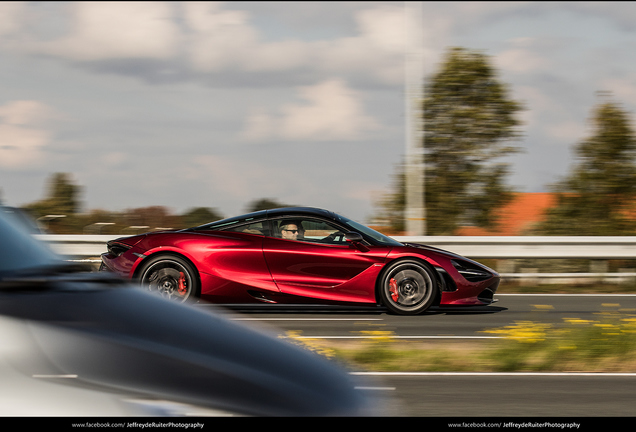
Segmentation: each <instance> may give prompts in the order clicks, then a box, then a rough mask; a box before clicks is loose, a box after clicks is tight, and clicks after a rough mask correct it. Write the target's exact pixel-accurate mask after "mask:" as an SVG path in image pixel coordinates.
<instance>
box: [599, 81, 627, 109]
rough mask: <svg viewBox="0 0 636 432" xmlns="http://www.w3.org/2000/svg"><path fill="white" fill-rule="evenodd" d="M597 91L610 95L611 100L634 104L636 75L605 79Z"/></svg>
mask: <svg viewBox="0 0 636 432" xmlns="http://www.w3.org/2000/svg"><path fill="white" fill-rule="evenodd" d="M599 90H603V91H609V92H611V93H612V100H616V101H617V102H627V103H630V104H636V75H632V76H626V77H615V78H606V79H604V80H603V81H601V85H600V87H599Z"/></svg>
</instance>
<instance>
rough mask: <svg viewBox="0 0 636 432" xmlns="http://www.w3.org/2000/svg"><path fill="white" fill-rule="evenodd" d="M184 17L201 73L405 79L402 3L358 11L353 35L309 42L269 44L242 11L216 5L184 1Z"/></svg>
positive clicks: (195, 63) (194, 62)
mask: <svg viewBox="0 0 636 432" xmlns="http://www.w3.org/2000/svg"><path fill="white" fill-rule="evenodd" d="M230 7H231V3H230ZM184 15H185V18H186V22H187V23H188V25H189V27H190V29H191V30H192V33H191V35H190V37H189V39H188V47H187V48H186V49H187V51H188V52H189V55H190V61H191V63H192V67H193V68H194V69H195V70H197V71H200V72H218V71H223V70H228V69H230V68H236V69H238V71H245V72H266V71H291V70H299V69H311V70H314V71H322V72H327V73H332V74H333V73H339V72H340V73H342V72H349V73H350V72H357V73H359V74H365V75H371V76H375V78H376V79H377V78H379V79H380V80H381V81H382V82H390V83H393V84H395V83H399V82H401V80H402V79H403V75H404V72H403V64H402V59H403V53H404V35H405V34H404V7H403V6H393V5H391V6H387V5H380V6H378V7H374V8H370V9H366V10H362V11H359V12H358V13H357V15H356V21H357V23H358V31H359V35H357V36H355V37H344V38H337V39H331V40H320V41H309V42H308V41H302V40H300V39H287V40H283V41H275V42H267V41H265V40H264V39H263V37H262V35H261V34H260V33H259V32H258V31H257V29H256V28H255V27H254V26H253V25H252V24H251V23H250V16H249V15H248V14H247V13H246V12H243V11H237V10H226V9H222V8H221V5H219V4H217V3H197V2H193V3H185V4H184ZM396 56H397V57H396Z"/></svg>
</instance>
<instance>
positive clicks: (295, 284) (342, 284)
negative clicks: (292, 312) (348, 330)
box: [263, 217, 389, 302]
mask: <svg viewBox="0 0 636 432" xmlns="http://www.w3.org/2000/svg"><path fill="white" fill-rule="evenodd" d="M294 225H295V226H296V227H297V230H298V237H297V238H296V239H286V238H283V234H282V232H281V231H282V230H283V229H284V227H292V228H293V227H294ZM271 226H272V235H271V236H267V237H265V238H264V239H263V253H264V256H265V260H266V262H267V265H268V267H269V269H270V272H271V274H272V277H273V279H274V281H275V283H276V285H277V286H278V288H279V289H280V291H281V292H283V293H285V294H291V295H297V296H302V297H311V298H318V299H324V300H332V301H347V302H351V301H354V302H373V301H374V299H375V296H374V289H375V288H374V287H375V279H376V278H377V275H378V273H379V271H380V270H381V268H382V265H383V264H382V263H383V262H384V258H385V257H386V255H387V254H388V252H389V248H384V247H368V246H363V245H356V244H353V243H350V242H348V241H347V240H346V239H345V235H344V230H343V229H342V228H341V227H339V226H338V225H336V224H335V223H333V222H330V221H325V220H322V219H317V218H295V219H290V218H289V217H288V218H285V219H278V220H272V221H271Z"/></svg>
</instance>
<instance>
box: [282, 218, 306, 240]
mask: <svg viewBox="0 0 636 432" xmlns="http://www.w3.org/2000/svg"><path fill="white" fill-rule="evenodd" d="M280 233H281V238H283V239H285V240H298V237H299V235H300V238H302V237H303V235H302V226H301V225H300V224H299V223H297V222H283V224H282V225H281V227H280Z"/></svg>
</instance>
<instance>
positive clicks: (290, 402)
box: [0, 214, 369, 416]
mask: <svg viewBox="0 0 636 432" xmlns="http://www.w3.org/2000/svg"><path fill="white" fill-rule="evenodd" d="M0 242H1V246H2V247H0V339H1V340H0V379H1V380H2V383H3V385H2V391H0V402H2V403H0V415H3V416H22V415H30V416H33V415H36V416H37V415H70V416H78V415H79V416H81V415H127V414H132V415H138V414H140V413H144V414H146V415H148V414H151V415H152V414H155V415H166V414H169V413H170V412H172V411H170V410H168V409H167V408H165V407H166V406H170V407H172V408H171V409H173V408H174V407H178V406H185V407H188V410H189V412H192V407H195V408H196V409H195V412H196V410H199V412H201V410H214V411H215V412H218V411H219V410H220V411H222V412H224V413H233V414H239V415H257V416H340V415H342V416H354V415H360V414H364V415H367V414H369V413H368V412H366V411H365V409H366V408H367V405H366V400H364V399H363V398H362V397H361V395H360V393H359V390H356V389H355V388H354V383H353V382H352V380H351V376H350V375H349V374H348V373H346V372H345V371H344V370H342V369H341V368H340V367H336V366H335V365H334V364H333V363H331V362H330V361H327V360H326V359H324V358H322V357H319V356H318V355H316V354H314V353H311V352H309V351H308V350H304V349H302V348H300V347H297V346H294V345H292V344H289V343H286V342H284V341H282V340H280V339H277V338H276V337H273V336H272V335H270V334H266V333H265V332H257V331H254V330H252V329H249V328H247V327H243V326H241V325H239V324H237V323H236V322H233V321H231V320H229V319H227V318H226V317H224V316H223V315H221V314H217V313H213V312H209V311H203V310H201V309H200V308H198V309H197V308H196V307H195V306H191V305H184V304H180V303H176V302H171V301H168V300H165V299H163V298H161V297H159V296H155V295H152V294H150V293H147V292H144V291H143V290H141V289H139V287H136V286H133V285H131V284H130V283H129V282H126V281H124V280H123V279H121V278H118V277H116V276H114V275H112V274H108V273H89V272H84V271H83V270H84V269H83V268H79V267H78V266H77V265H75V264H70V263H67V262H64V261H62V260H61V259H60V258H59V257H58V256H57V255H55V254H54V253H52V252H51V251H49V250H48V249H47V248H46V247H45V246H44V245H43V244H41V243H39V242H38V241H37V240H35V239H34V238H32V237H31V235H30V234H29V233H27V232H26V231H23V230H22V229H20V228H19V227H18V226H17V225H15V224H14V222H12V221H11V220H10V219H9V218H7V217H6V216H5V215H3V214H0ZM135 401H136V402H135ZM139 401H143V403H142V402H139ZM91 402H93V403H92V404H91ZM142 407H143V408H142Z"/></svg>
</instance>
